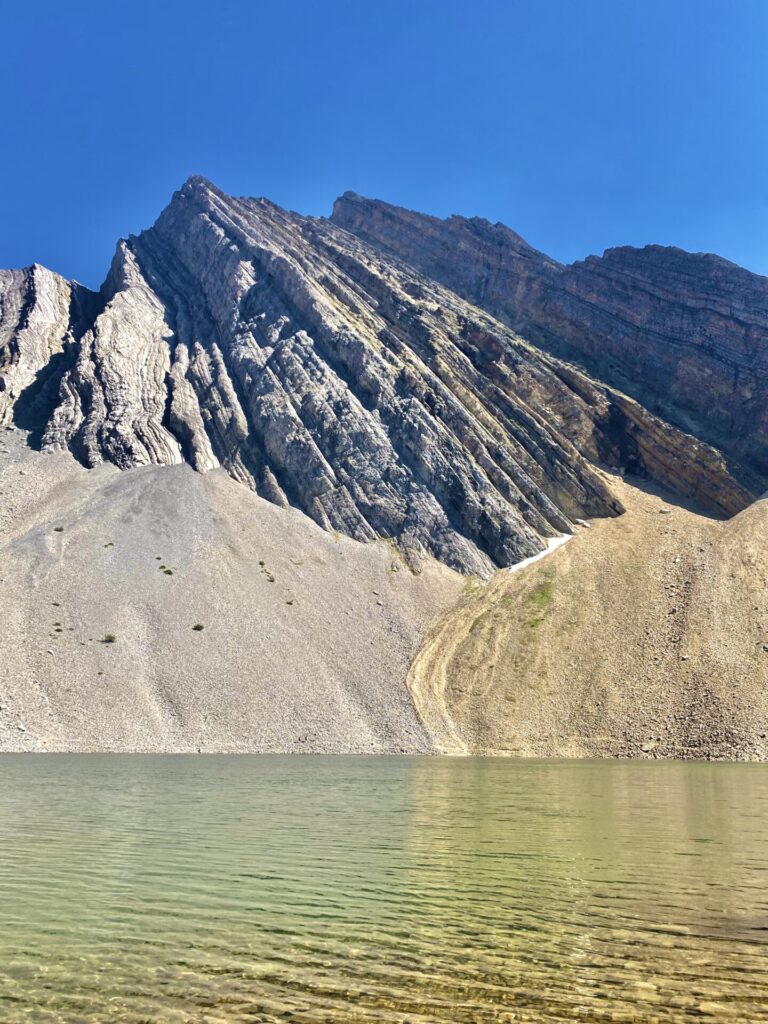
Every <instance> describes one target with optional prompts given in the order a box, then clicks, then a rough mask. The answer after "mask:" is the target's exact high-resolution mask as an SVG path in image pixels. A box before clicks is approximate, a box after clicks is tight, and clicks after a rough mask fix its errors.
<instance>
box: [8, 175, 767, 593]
mask: <svg viewBox="0 0 768 1024" xmlns="http://www.w3.org/2000/svg"><path fill="white" fill-rule="evenodd" d="M438 223H439V222H438ZM553 266H555V267H556V265H553ZM425 269H429V268H425ZM430 272H431V271H430ZM459 284H460V282H452V285H453V287H456V288H457V290H460V289H459ZM0 297H1V298H0V301H1V302H2V305H1V306H0V324H1V326H0V380H1V381H2V390H0V416H2V417H3V418H4V419H5V420H8V419H10V418H15V419H16V421H17V422H19V423H22V421H24V422H23V423H22V425H25V426H28V427H31V428H33V429H34V430H35V431H36V436H37V437H38V439H39V443H40V445H41V446H42V447H43V448H44V449H51V450H69V451H71V452H72V453H73V454H74V455H75V456H76V457H77V458H78V459H79V460H80V461H81V462H83V463H84V464H85V465H87V466H95V465H96V464H98V463H99V462H103V461H107V462H111V463H114V464H115V465H116V466H118V467H120V468H129V467H133V466H140V465H145V464H161V465H162V464H175V463H181V462H189V463H191V465H192V466H193V467H194V468H195V469H197V470H200V471H203V472H204V471H208V470H210V469H214V468H216V467H217V466H223V467H224V468H225V469H226V470H227V472H228V473H229V474H230V475H231V476H232V477H234V478H235V479H237V480H239V481H240V482H242V483H244V484H246V485H247V486H248V487H250V488H251V489H252V490H254V491H255V492H256V493H257V494H259V495H260V496H262V497H264V498H266V499H268V500H269V501H271V502H273V503H275V504H277V505H281V506H293V507H296V508H299V509H301V510H302V511H303V512H305V513H306V514H307V515H309V516H310V517H311V518H312V519H314V520H315V521H316V522H317V523H318V524H320V525H321V526H323V527H324V528H325V529H327V530H330V531H338V532H340V533H343V534H346V535H348V536H350V537H353V538H355V539H357V540H361V541H368V540H374V539H376V538H391V539H392V540H393V542H394V543H395V544H396V545H397V546H398V547H399V548H400V550H401V551H403V552H404V553H405V555H406V556H407V558H408V559H409V562H410V564H411V565H412V566H413V567H416V566H418V564H419V563H420V561H421V559H422V557H423V555H424V554H425V553H429V554H431V555H434V556H435V557H436V558H438V559H440V560H441V561H443V562H445V563H446V564H447V565H449V566H451V567H454V568H457V569H459V570H460V571H462V572H465V573H477V574H480V575H488V574H489V573H490V572H491V571H492V570H493V569H494V568H496V567H498V566H502V565H507V564H510V563H513V562H517V561H519V560H521V559H523V558H526V557H528V556H530V555H532V554H535V553H537V552H538V551H540V550H542V548H543V546H544V544H545V543H546V539H547V538H549V537H552V536H554V535H556V534H558V533H561V532H563V531H566V530H568V529H569V527H570V524H571V522H572V521H573V520H574V519H575V518H587V517H593V516H612V515H615V514H617V513H619V512H620V511H621V510H622V506H621V503H620V501H619V500H618V499H617V498H616V497H615V495H614V494H613V493H612V492H611V490H609V488H608V486H607V485H606V483H605V482H604V480H603V478H602V477H601V476H600V475H599V474H598V473H596V472H595V469H594V468H593V464H594V463H602V464H606V465H608V466H610V467H613V468H619V469H626V470H628V471H631V472H634V473H639V474H643V473H644V474H647V475H649V476H652V477H654V478H656V479H658V480H660V481H662V482H664V483H666V484H668V485H670V486H672V487H674V488H675V489H677V490H678V492H680V493H682V494H685V495H688V496H692V497H695V498H696V499H697V500H699V501H700V502H701V503H702V504H704V505H705V506H706V507H708V508H709V509H710V510H712V511H716V512H718V513H723V514H732V513H735V512H737V511H738V510H739V509H741V508H743V507H744V505H746V504H747V503H748V502H749V500H750V497H751V495H750V493H749V492H748V491H747V490H746V489H745V488H744V487H742V486H741V485H740V484H739V483H737V482H736V480H734V478H733V477H732V476H731V475H730V474H729V472H728V471H727V469H726V467H725V463H724V460H723V458H722V456H721V455H720V454H719V452H717V451H716V450H715V449H714V448H712V447H709V446H708V445H706V444H705V443H703V442H701V441H699V440H696V439H695V438H694V437H692V436H690V435H689V434H686V433H683V432H681V431H680V430H679V429H676V428H674V427H672V426H670V425H669V424H668V423H667V422H665V421H664V420H663V419H661V418H659V417H657V416H655V415H654V414H653V413H651V412H650V411H649V410H648V409H647V408H645V407H644V406H643V405H641V404H638V402H637V401H634V400H633V399H631V398H628V397H627V396H626V395H624V394H622V393H621V392H619V391H617V390H615V389H613V388H611V387H610V386H606V385H605V384H602V383H600V382H599V381H597V380H595V379H594V378H593V377H591V376H589V375H588V374H587V373H585V372H583V371H582V370H580V369H578V368H576V367H574V366H573V365H571V364H569V363H567V362H564V361H563V360H562V359H560V358H557V357H555V356H553V355H552V354H550V353H546V352H544V351H542V350H541V349H539V348H535V347H534V346H532V345H531V344H529V343H528V341H527V340H523V339H522V338H521V337H520V336H519V335H518V334H516V333H515V331H514V330H513V329H512V328H511V327H510V326H508V325H505V324H503V323H501V322H500V320H498V319H494V317H492V316H490V315H489V314H488V313H487V312H485V311H483V310H481V309H479V308H477V307H476V306H473V305H470V304H469V303H468V302H467V301H466V300H465V299H464V298H461V297H459V296H458V295H457V294H456V293H455V292H454V291H451V290H449V289H448V288H446V287H444V286H442V285H440V284H438V283H436V282H435V281H432V280H430V279H429V278H428V277H425V276H423V275H422V274H421V273H419V272H417V271H415V270H413V269H412V268H411V267H410V266H408V265H405V264H403V263H402V262H401V261H400V260H399V259H395V258H392V257H391V256H389V255H387V254H386V253H384V252H383V251H382V250H381V249H379V248H376V247H375V246H372V245H371V244H369V243H368V242H367V241H366V240H365V239H363V238H360V237H357V236H356V235H354V234H351V233H350V232H349V231H346V230H343V229H342V228H340V227H338V226H336V225H335V224H333V223H331V222H329V221H326V220H323V219H315V218H306V217H301V216H299V215H297V214H294V213H290V212H287V211H285V210H282V209H280V208H279V207H277V206H275V205H273V204H272V203H269V202H268V201H266V200H263V199H235V198H232V197H230V196H227V195H225V194H224V193H222V192H221V191H219V190H218V189H216V188H215V187H214V186H213V185H211V184H210V183H209V182H207V181H205V180H204V179H202V178H191V179H190V180H189V181H188V182H187V183H186V184H185V185H184V187H183V188H182V189H181V190H180V191H179V192H177V193H176V194H175V195H174V197H173V199H172V201H171V203H170V205H169V206H168V207H167V209H166V210H165V211H164V212H163V213H162V214H161V216H160V217H159V219H158V220H157V222H156V223H155V225H154V226H153V227H152V228H150V229H149V230H147V231H144V232H142V233H141V234H140V235H138V236H135V237H133V236H132V237H130V238H129V239H128V240H127V241H121V242H120V243H119V245H118V248H117V252H116V254H115V257H114V260H113V263H112V267H111V269H110V272H109V275H108V277H107V280H106V281H105V283H104V285H103V287H102V289H101V292H100V293H99V294H98V295H94V294H93V293H90V292H87V290H86V289H83V288H81V286H79V285H76V284H72V283H69V282H66V281H64V280H62V279H61V278H59V277H57V276H56V275H54V274H51V273H50V272H48V271H45V270H43V268H39V267H33V268H31V269H30V270H26V271H18V272H16V271H12V272H4V273H3V275H2V276H1V277H0Z"/></svg>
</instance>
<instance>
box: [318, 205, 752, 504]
mask: <svg viewBox="0 0 768 1024" xmlns="http://www.w3.org/2000/svg"><path fill="white" fill-rule="evenodd" d="M332 219H333V221H334V223H337V224H339V225H340V226H341V227H344V228H346V229H347V230H349V231H352V232H354V233H355V234H357V235H359V237H360V238H362V239H365V240H366V241H368V242H369V243H371V244H375V245H378V246H380V247H382V248H383V250H384V251H386V252H388V253H391V254H393V255H395V256H397V257H399V258H401V259H403V260H406V261H407V262H408V263H410V264H412V265H413V266H414V267H416V268H417V269H419V270H420V271H421V272H423V273H425V274H427V275H429V276H430V277H433V278H435V279H436V280H437V281H440V282H441V283H443V284H445V285H446V286H447V287H449V288H452V289H453V290H455V291H456V292H457V293H458V294H460V295H462V296H463V297H464V298H465V299H467V300H468V301H470V302H473V303H476V304H477V305H479V306H481V307H483V308H484V309H486V310H488V311H489V312H491V313H492V314H493V315H494V316H497V317H499V318H500V319H502V320H504V321H505V322H506V323H508V324H510V325H511V326H512V327H513V328H514V329H515V330H517V331H519V332H520V333H521V334H523V335H524V336H525V337H526V338H528V339H529V340H530V341H532V342H534V343H535V344H537V345H540V346H541V347H543V348H545V349H546V350H547V351H549V352H552V353H554V354H555V355H558V356H561V357H565V358H568V359H574V360H577V361H578V362H580V363H581V364H582V365H583V366H584V367H586V369H587V370H589V372H590V373H592V374H594V375H595V376H597V377H598V378H600V379H601V380H604V381H607V382H608V383H611V384H613V385H614V386H616V387H618V388H620V389H621V390H622V391H625V392H626V393H628V394H630V395H632V396H633V397H634V398H636V399H638V400H639V401H640V402H642V403H644V404H645V405H646V406H647V407H648V408H649V409H651V410H652V411H653V412H654V413H656V414H658V415H660V416H662V417H664V418H667V419H670V420H671V421H672V422H676V423H677V424H678V425H679V426H682V427H683V428H684V429H686V430H690V431H692V432H693V433H694V434H696V435H697V436H699V437H702V438H703V439H705V440H708V441H710V442H712V443H715V444H716V445H717V446H718V447H720V448H722V450H723V451H724V452H725V453H726V455H728V456H729V457H730V459H731V460H732V461H733V463H734V466H735V467H736V469H737V472H738V473H739V474H740V475H741V477H742V480H743V482H744V483H746V485H747V486H748V487H751V489H752V490H753V491H755V493H760V492H761V491H762V490H764V489H765V488H766V486H768V451H767V450H766V449H767V448H768V446H766V443H765V439H766V437H768V278H765V277H761V276H759V275H757V274H752V273H750V272H749V271H747V270H744V269H743V268H741V267H738V266H735V265H734V264H732V263H729V262H728V261H727V260H723V259H721V258H719V257H717V256H712V255H709V254H702V253H696V254H694V253H688V252H684V251H683V250H681V249H675V248H666V247H662V246H654V245H651V246H646V247H645V248H643V249H634V248H631V247H624V248H617V249H609V250H608V251H607V252H606V253H605V254H604V256H603V257H602V258H598V257H594V256H590V257H589V258H588V259H586V260H583V261H581V262H578V263H574V264H572V265H570V266H562V265H560V264H558V263H556V262H555V261H554V260H552V259H550V258H549V257H547V256H545V255H544V254H543V253H540V252H537V251H536V250H535V249H533V248H532V247H531V246H529V245H528V244H527V243H526V242H525V241H524V240H523V239H522V238H521V237H520V236H519V235H516V234H515V233H514V232H513V231H510V230H509V228H506V227H504V225H502V224H490V223H488V222H487V221H484V220H481V219H478V218H473V219H465V218H463V217H450V218H448V219H447V220H439V219H438V218H436V217H429V216H426V215H423V214H418V213H413V212H411V211H409V210H402V209H399V208H398V207H394V206H390V205H388V204H386V203H382V202H379V201H377V200H368V199H364V198H363V197H361V196H357V195H355V194H353V193H345V195H344V196H342V197H341V198H340V199H338V200H337V202H336V204H335V206H334V212H333V218H332Z"/></svg>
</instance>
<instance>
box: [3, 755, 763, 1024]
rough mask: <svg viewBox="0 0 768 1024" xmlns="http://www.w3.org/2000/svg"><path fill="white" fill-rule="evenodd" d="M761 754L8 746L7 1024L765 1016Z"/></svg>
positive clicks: (662, 1023)
mask: <svg viewBox="0 0 768 1024" xmlns="http://www.w3.org/2000/svg"><path fill="white" fill-rule="evenodd" d="M767 812H768V769H765V768H763V767H762V766H752V765H701V764H645V763H643V764H628V763H614V762H610V763H596V762H517V761H506V760H493V759H436V758H434V759H430V758H381V759H379V758H368V759H366V758H352V757H350V758H302V757H293V758H283V757H240V756H237V757H197V758H194V757H184V756H168V757H152V756H147V757H144V756H133V757H124V756H115V755H112V756H105V757H101V756H80V757H76V756H73V757H68V756H59V755H43V756H37V755H20V756H15V755H5V756H4V757H3V758H2V759H0V1021H2V1024H21V1022H25V1024H104V1022H105V1021H110V1022H118V1024H245V1022H249V1024H255V1022H262V1024H267V1022H270V1024H271V1022H281V1024H285V1022H294V1024H321V1022H325V1024H363V1022H364V1024H372V1022H382V1024H452V1022H455V1024H510V1022H528V1024H558V1022H563V1024H565V1022H571V1024H573V1022H579V1024H594V1022H607V1021H612V1022H616V1021H625V1022H643V1024H654V1022H656V1024H683V1022H688V1021H691V1022H693V1021H702V1020H707V1019H708V1020H712V1021H714V1022H721V1021H722V1022H726V1021H733V1022H741V1024H757V1022H762V1021H765V1020H766V1019H768V1010H767V1009H766V1008H767V1007H768V948H767V947H768V813H767Z"/></svg>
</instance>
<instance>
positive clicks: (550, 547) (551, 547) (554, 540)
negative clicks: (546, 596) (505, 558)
mask: <svg viewBox="0 0 768 1024" xmlns="http://www.w3.org/2000/svg"><path fill="white" fill-rule="evenodd" d="M572 537H573V534H572V533H564V534H563V535H562V536H561V537H550V538H549V540H548V541H547V546H546V547H545V548H544V550H543V551H540V552H539V553H538V555H531V557H530V558H524V559H523V560H522V562H515V564H514V565H510V566H508V567H507V572H517V570H518V569H524V568H525V567H526V566H527V565H533V563H534V562H538V561H539V559H540V558H546V557H547V555H549V554H551V553H552V552H553V551H555V550H556V549H557V548H559V547H562V546H563V544H566V543H567V542H568V541H569V540H570V539H571V538H572Z"/></svg>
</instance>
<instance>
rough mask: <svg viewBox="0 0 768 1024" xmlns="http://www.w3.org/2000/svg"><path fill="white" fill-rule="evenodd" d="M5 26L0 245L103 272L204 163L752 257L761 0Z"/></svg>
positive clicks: (75, 2)
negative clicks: (120, 243)
mask: <svg viewBox="0 0 768 1024" xmlns="http://www.w3.org/2000/svg"><path fill="white" fill-rule="evenodd" d="M0 33H1V34H2V60H1V61H0V95H2V97H3V119H2V127H1V128H0V139H2V160H0V266H5V267H8V266H23V265H26V264H29V263H31V262H33V261H38V262H40V263H44V264H45V265H47V266H49V267H51V268H53V269H55V270H58V271H60V272H61V273H63V274H65V275H66V276H71V277H76V278H78V279H79V280H81V281H84V282H85V283H86V284H89V285H92V286H97V285H98V284H99V283H100V282H101V280H102V278H103V276H104V274H105V272H106V269H107V266H108V264H109V260H110V259H111V255H112V252H113V250H114V245H115V242H116V240H117V239H118V237H120V236H123V235H126V234H128V233H129V232H135V231H138V230H140V229H141V228H142V227H145V226H147V225H148V224H150V223H151V222H152V221H153V220H154V219H155V217H156V216H157V214H158V213H159V211H160V210H161V208H162V207H163V206H164V205H165V204H166V202H167V201H168V199H169V198H170V195H171V193H172V192H173V191H174V189H176V188H178V187H179V185H180V184H181V183H182V182H183V181H184V179H185V178H186V177H187V176H188V175H189V174H192V173H200V174H204V175H206V176H207V177H209V178H211V179H212V180H213V181H214V182H216V183H217V184H218V185H219V186H220V187H222V188H223V189H225V190H226V191H229V192H233V193H235V194H238V195H242V194H248V195H266V196H269V197H270V198H271V199H273V200H275V201H276V202H278V203H280V204H282V205H285V206H288V207H290V208H292V209H295V210H299V211H301V212H303V213H313V214H327V213H329V212H330V209H331V204H332V202H333V199H334V198H335V196H336V195H338V194H339V193H341V192H343V191H345V190H346V189H353V190H355V191H357V192H361V193H363V194H366V195H371V196H376V197H378V198H382V199H386V200H388V201H390V202H394V203H398V204H401V205H404V206H409V207H412V208H414V209H419V210H423V211H426V212H429V213H434V214H437V215H440V216H445V215H448V214H450V213H462V214H467V215H479V216H483V217H487V218H488V219H490V220H492V221H496V220H500V221H503V222H504V223H506V224H509V225H510V226H511V227H513V228H514V229H515V230H516V231H519V232H520V233H521V234H522V235H523V236H524V237H525V238H527V239H528V241H529V242H531V244H533V245H535V246H537V247H538V248H540V249H543V250H545V251H546V252H548V253H550V254H551V255H553V256H555V257H556V258H558V259H560V260H563V261H569V260H572V259H578V258H580V257H582V256H585V255H587V254H589V253H600V252H602V251H603V250H604V249H605V248H607V247H608V246H612V245H620V244H634V245H643V244H646V243H648V242H658V243H663V244H676V245H681V246H683V247H685V248H688V249H693V250H709V251H714V252H718V253H720V254H721V255H723V256H726V257H728V258H729V259H732V260H734V261H736V262H739V263H742V264H743V265H745V266H747V267H749V268H750V269H752V270H755V271H758V272H760V273H765V274H768V59H766V53H768V2H766V0H572V2H571V0H526V2H518V0H506V2H502V0H465V2H454V0H411V2H403V0H357V2H347V0H314V2H310V0H269V2H266V0H250V2H238V0H233V2H228V0H219V2H218V3H217V4H215V5H214V4H213V3H210V2H209V3H201V2H196V0H185V2H183V3H182V2H176V0H153V2H151V3H148V2H145V0H131V3H120V4H118V3H104V2H103V0H100V2H99V3H90V2H79V0H70V2H69V3H61V2H60V0H59V2H56V3H51V2H37V0H26V2H25V3H23V4H22V3H15V4H10V3H7V4H4V5H3V10H2V21H1V22H0Z"/></svg>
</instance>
